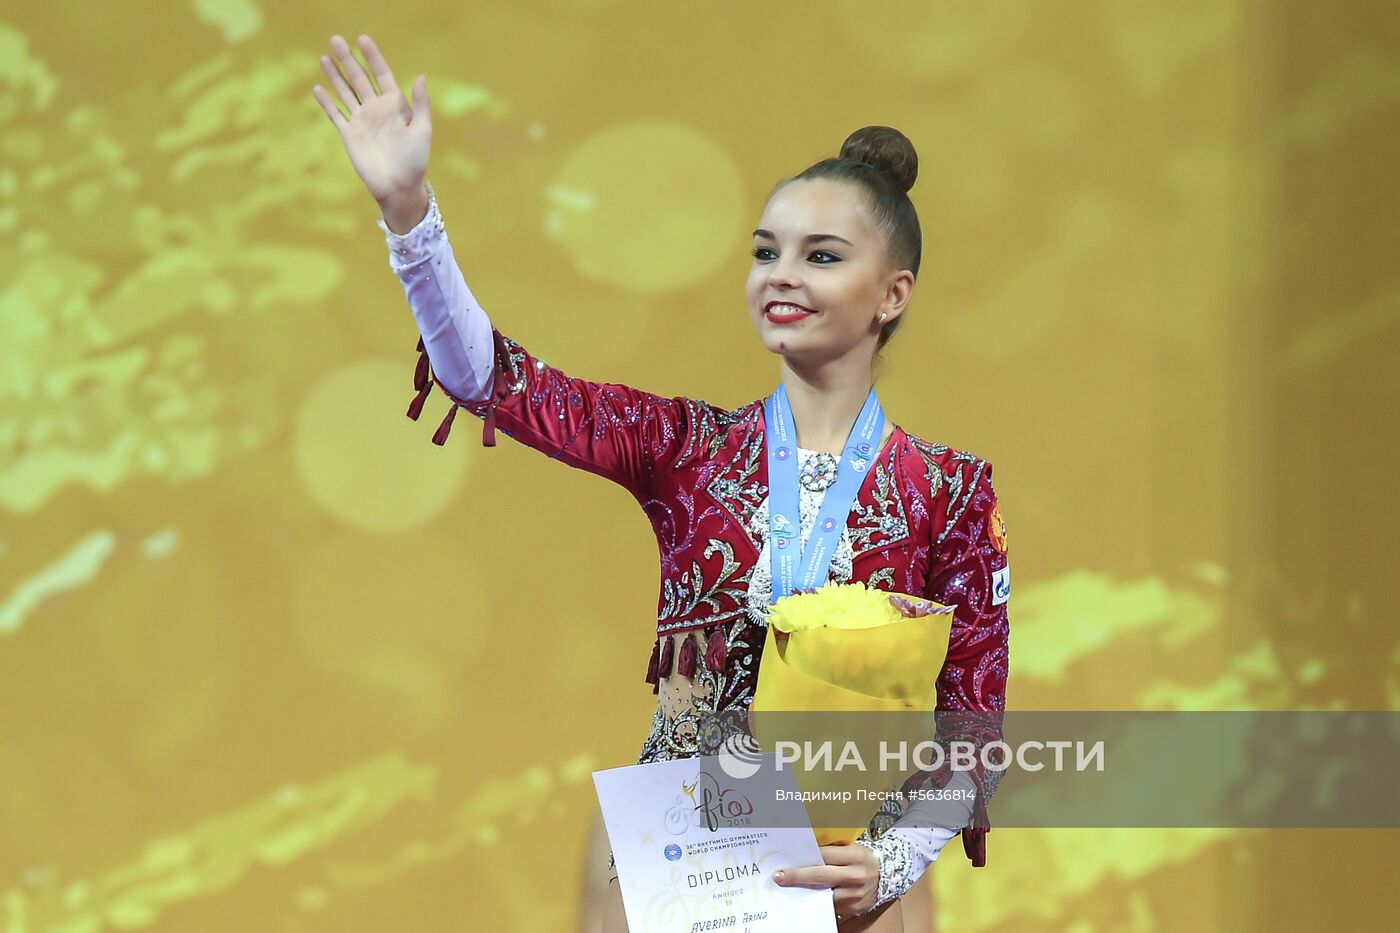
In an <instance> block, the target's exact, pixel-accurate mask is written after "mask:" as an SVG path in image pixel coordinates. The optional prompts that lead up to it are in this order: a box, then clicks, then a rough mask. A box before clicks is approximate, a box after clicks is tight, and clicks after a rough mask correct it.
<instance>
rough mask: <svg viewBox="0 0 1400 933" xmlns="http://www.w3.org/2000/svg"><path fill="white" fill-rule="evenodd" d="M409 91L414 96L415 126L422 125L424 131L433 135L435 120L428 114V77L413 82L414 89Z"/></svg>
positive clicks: (419, 77) (418, 78)
mask: <svg viewBox="0 0 1400 933" xmlns="http://www.w3.org/2000/svg"><path fill="white" fill-rule="evenodd" d="M409 90H410V91H411V92H412V94H413V120H412V123H413V125H414V126H419V125H421V126H422V127H423V129H425V130H427V131H428V132H430V133H431V132H432V131H433V118H432V117H431V116H430V115H429V114H428V79H427V77H426V76H424V75H419V76H418V77H417V78H415V79H414V80H413V87H412V88H410V89H409Z"/></svg>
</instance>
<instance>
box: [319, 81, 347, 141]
mask: <svg viewBox="0 0 1400 933" xmlns="http://www.w3.org/2000/svg"><path fill="white" fill-rule="evenodd" d="M311 96H312V97H315V98H316V103H318V104H320V105H321V109H322V110H324V111H325V112H326V116H328V117H330V120H331V125H332V126H334V127H335V128H336V129H337V130H339V129H343V128H344V127H345V124H346V122H347V121H346V119H345V114H343V113H341V112H340V108H339V107H337V106H336V105H335V102H334V101H332V100H331V95H329V94H327V93H326V89H325V88H323V87H321V85H319V84H317V85H315V86H313V87H312V88H311Z"/></svg>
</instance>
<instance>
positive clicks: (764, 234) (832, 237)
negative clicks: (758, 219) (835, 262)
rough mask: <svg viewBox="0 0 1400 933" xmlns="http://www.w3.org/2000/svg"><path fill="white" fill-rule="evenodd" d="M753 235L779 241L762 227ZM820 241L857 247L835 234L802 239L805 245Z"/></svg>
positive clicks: (813, 235) (811, 235) (822, 234)
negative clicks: (830, 241) (835, 241)
mask: <svg viewBox="0 0 1400 933" xmlns="http://www.w3.org/2000/svg"><path fill="white" fill-rule="evenodd" d="M753 235H754V236H761V237H767V238H768V239H770V240H776V239H777V237H775V236H774V235H773V234H772V233H771V232H769V231H767V230H764V229H763V228H762V227H760V228H758V229H757V230H755V231H754V232H753ZM818 240H840V241H841V242H842V243H845V244H846V245H847V246H855V244H854V243H852V242H851V241H850V240H848V239H846V238H845V237H839V236H837V235H836V234H834V233H809V234H807V235H806V236H805V237H803V238H802V242H804V243H815V242H817V241H818Z"/></svg>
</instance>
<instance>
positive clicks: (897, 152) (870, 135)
mask: <svg viewBox="0 0 1400 933" xmlns="http://www.w3.org/2000/svg"><path fill="white" fill-rule="evenodd" d="M840 158H843V159H850V160H852V161H854V162H864V163H866V164H867V165H872V166H874V167H875V168H877V169H879V170H880V171H882V172H884V173H885V174H886V175H888V176H889V177H890V179H891V180H892V181H893V182H894V183H895V184H896V185H898V186H899V187H900V189H901V190H903V191H908V190H909V189H910V188H912V187H914V180H915V179H917V178H918V177H919V156H918V153H916V152H915V151H914V144H913V143H912V142H910V141H909V137H908V136H905V135H904V134H903V133H901V132H900V131H899V130H897V129H895V128H894V127H892V126H863V127H861V128H860V129H858V130H856V131H855V132H854V133H852V134H851V135H850V136H847V137H846V141H845V142H844V143H842V144H841V153H840Z"/></svg>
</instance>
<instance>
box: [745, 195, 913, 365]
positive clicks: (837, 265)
mask: <svg viewBox="0 0 1400 933" xmlns="http://www.w3.org/2000/svg"><path fill="white" fill-rule="evenodd" d="M823 234H825V235H829V237H830V238H824V239H817V237H818V236H819V235H823ZM753 242H754V261H753V267H752V269H751V270H750V271H749V279H748V285H747V288H746V293H747V297H748V303H749V314H750V316H751V317H752V319H753V322H754V326H755V327H756V328H757V329H758V335H759V338H760V339H761V340H762V341H763V345H764V346H765V347H767V348H768V349H769V350H770V351H772V352H774V353H778V354H780V355H782V356H784V357H787V358H788V359H791V360H798V361H802V362H821V361H825V360H832V359H836V358H839V357H842V356H845V355H846V354H848V353H853V352H856V353H858V354H859V355H861V357H862V358H863V359H864V360H866V361H867V362H868V361H869V360H870V359H873V357H874V355H875V346H876V343H877V341H878V339H879V336H880V329H881V328H882V327H883V326H884V325H885V324H888V323H889V322H890V321H893V320H894V319H895V318H897V317H899V315H900V314H902V313H903V312H904V307H905V305H906V304H907V303H908V301H909V296H910V293H911V292H912V290H913V284H914V276H913V273H911V272H909V271H907V270H903V271H901V270H895V269H892V268H890V261H889V258H888V255H887V253H886V249H885V243H884V238H883V237H882V236H881V235H880V233H879V232H878V231H877V230H876V229H875V227H874V226H873V225H872V224H871V222H870V219H869V217H868V215H867V211H866V210H865V207H864V205H863V204H862V202H861V200H860V194H859V192H858V191H857V190H856V189H855V188H854V187H852V186H851V185H849V184H845V183H842V182H838V181H832V180H830V179H826V178H814V179H803V180H801V181H793V182H789V183H787V184H785V185H783V186H782V187H781V188H780V189H778V191H777V192H775V193H774V195H773V197H772V198H771V199H770V200H769V201H768V204H767V206H766V207H765V208H764V209H763V214H762V216H760V217H759V221H758V230H756V231H755V233H754V239H753ZM774 302H789V303H792V304H795V305H799V306H801V307H803V308H807V309H810V311H811V312H814V313H808V314H802V315H801V316H800V317H796V318H792V319H791V320H789V319H788V318H791V317H792V316H791V315H790V314H788V312H790V311H791V310H792V309H774V310H772V311H771V312H770V310H769V307H768V306H769V305H770V304H772V303H774ZM882 311H883V312H885V320H884V321H883V322H881V321H880V312H882ZM775 315H776V316H777V319H775V317H774V316H775Z"/></svg>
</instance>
